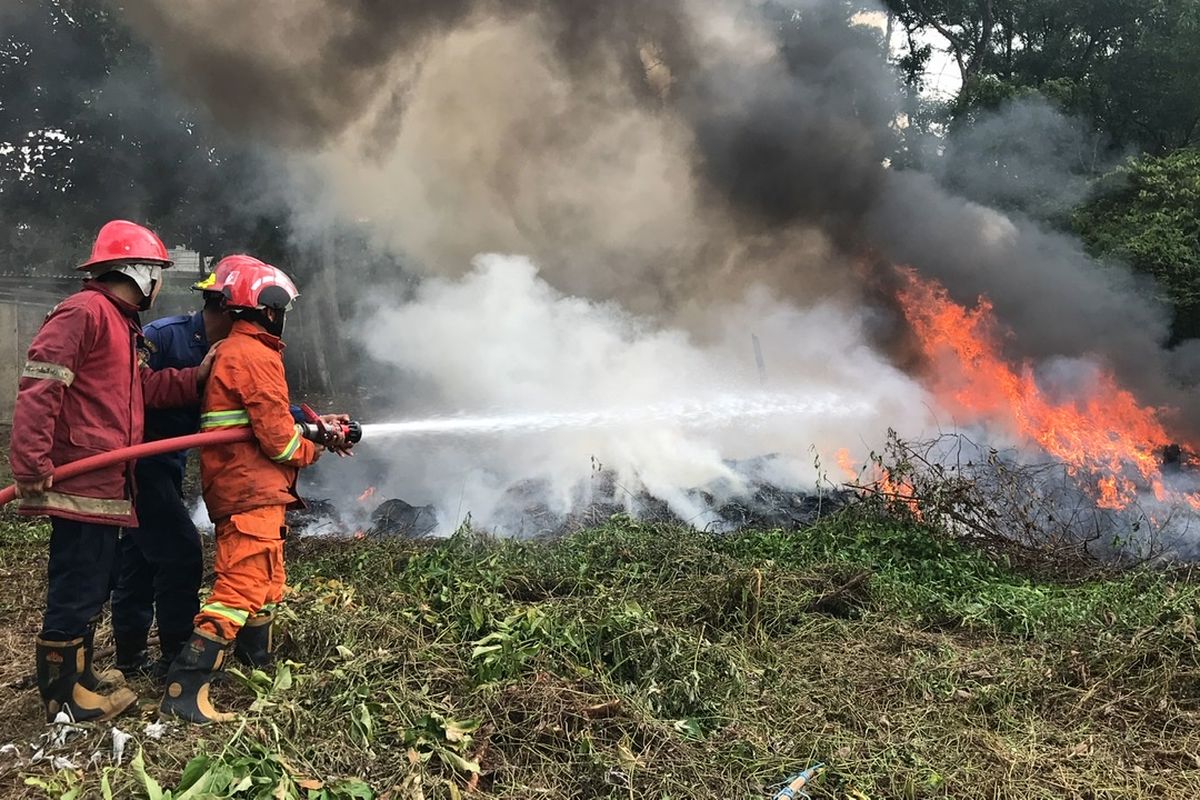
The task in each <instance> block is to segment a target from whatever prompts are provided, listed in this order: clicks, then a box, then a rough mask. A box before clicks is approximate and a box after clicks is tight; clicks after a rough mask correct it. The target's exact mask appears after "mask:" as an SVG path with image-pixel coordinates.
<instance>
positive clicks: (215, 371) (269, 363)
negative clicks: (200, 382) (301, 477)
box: [200, 320, 321, 522]
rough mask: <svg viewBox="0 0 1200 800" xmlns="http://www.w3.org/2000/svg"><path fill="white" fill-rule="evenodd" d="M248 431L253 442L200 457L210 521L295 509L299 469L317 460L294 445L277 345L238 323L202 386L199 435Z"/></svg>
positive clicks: (306, 446)
mask: <svg viewBox="0 0 1200 800" xmlns="http://www.w3.org/2000/svg"><path fill="white" fill-rule="evenodd" d="M247 426H249V427H250V428H251V429H253V430H254V441H249V442H234V443H233V444H222V445H214V446H212V447H205V448H204V449H202V450H201V451H200V484H201V489H202V490H203V492H204V504H205V505H206V506H208V516H209V517H211V518H212V520H213V521H214V522H216V521H218V520H220V519H223V518H225V517H228V516H230V515H231V514H237V513H240V512H242V511H249V510H250V509H252V508H261V507H262V506H288V507H296V506H302V505H303V503H302V502H301V501H300V497H299V495H297V494H296V478H297V476H298V473H299V471H300V467H307V466H308V465H309V464H312V463H313V462H314V461H316V460H317V458H318V457H319V456H320V455H321V453H320V451H319V450H318V449H317V447H316V445H314V444H313V443H312V442H310V441H309V440H307V439H304V438H301V436H300V431H299V429H298V428H297V427H296V425H295V423H294V422H293V420H292V412H291V408H290V406H289V405H288V385H287V378H286V376H285V375H284V372H283V342H282V341H280V340H279V337H277V336H272V335H271V334H269V333H267V332H266V331H264V330H263V329H262V328H260V327H258V326H257V325H254V324H252V323H250V322H246V321H245V320H238V321H237V322H234V323H233V330H231V331H230V333H229V336H228V337H226V339H225V340H224V341H223V342H221V347H220V348H219V349H218V350H217V354H216V357H215V358H214V359H213V364H212V374H210V375H209V376H208V382H207V383H206V384H205V386H204V403H203V404H202V405H201V408H200V429H201V430H205V431H211V430H215V429H217V428H235V427H236V428H242V427H247Z"/></svg>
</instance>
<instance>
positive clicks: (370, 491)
mask: <svg viewBox="0 0 1200 800" xmlns="http://www.w3.org/2000/svg"><path fill="white" fill-rule="evenodd" d="M374 496H375V487H374V486H368V487H367V488H366V489H365V490H364V491H363V493H362V494H360V495H359V496H358V502H360V503H365V502H367V501H368V500H370V499H371V498H372V497H374Z"/></svg>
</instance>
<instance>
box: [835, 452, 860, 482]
mask: <svg viewBox="0 0 1200 800" xmlns="http://www.w3.org/2000/svg"><path fill="white" fill-rule="evenodd" d="M834 458H835V459H836V460H837V465H838V469H840V470H841V471H842V477H843V478H845V479H846V480H848V481H853V480H856V479H857V478H858V470H856V469H855V468H854V458H853V457H852V456H851V455H850V451H849V450H847V449H846V448H844V447H843V448H842V449H841V450H838V451H837V453H835V454H834Z"/></svg>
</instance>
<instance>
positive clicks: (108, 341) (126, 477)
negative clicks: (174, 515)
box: [8, 282, 199, 526]
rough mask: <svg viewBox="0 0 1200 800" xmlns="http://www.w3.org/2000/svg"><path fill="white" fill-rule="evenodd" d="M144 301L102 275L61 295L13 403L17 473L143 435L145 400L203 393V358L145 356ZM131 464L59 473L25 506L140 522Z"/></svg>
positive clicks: (29, 473) (38, 472)
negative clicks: (155, 363)
mask: <svg viewBox="0 0 1200 800" xmlns="http://www.w3.org/2000/svg"><path fill="white" fill-rule="evenodd" d="M141 330H142V329H141V325H140V323H139V322H138V315H137V309H136V308H135V307H134V306H131V305H130V304H129V303H126V302H125V301H123V300H121V299H120V298H118V297H116V296H114V295H112V294H111V293H110V292H109V291H108V290H107V289H106V288H105V287H104V286H103V285H102V284H98V283H95V282H91V283H87V284H85V285H84V287H83V291H81V292H77V293H76V294H73V295H71V296H70V297H68V298H67V299H66V300H64V301H63V302H61V303H59V304H58V306H56V307H55V308H54V310H53V311H51V312H50V313H49V314H48V315H47V316H46V320H45V322H43V323H42V327H41V330H39V331H38V333H37V336H35V337H34V339H33V344H32V345H30V347H29V356H28V360H27V361H26V362H25V369H24V371H23V372H22V373H21V381H20V384H19V388H18V392H17V403H16V408H15V409H14V411H13V427H12V438H11V443H10V446H9V454H8V458H9V462H10V463H11V465H12V473H13V477H14V478H16V479H17V480H20V481H36V480H40V479H42V478H45V477H46V476H48V475H50V473H52V472H53V471H54V467H55V466H57V465H60V464H67V463H70V462H72V461H77V460H79V459H81V458H85V457H87V456H91V455H95V454H96V453H102V452H107V451H110V450H116V449H119V448H122V447H128V446H130V445H133V444H137V443H140V442H141V441H142V416H143V412H144V410H145V406H147V405H148V406H150V407H151V408H175V407H179V406H187V405H195V404H196V403H197V402H199V393H198V390H197V385H196V384H197V375H196V373H197V368H196V367H192V368H190V369H162V370H158V371H157V372H155V371H153V370H150V369H148V368H146V367H145V366H143V365H142V364H140V363H139V361H138V356H137V340H138V337H139V336H140V335H141ZM131 475H132V465H129V464H117V465H114V466H112V467H108V468H106V469H103V470H98V471H96V472H91V473H87V474H85V475H77V476H76V477H74V478H68V479H66V480H63V481H62V482H59V483H55V484H54V486H53V487H52V488H51V490H50V491H48V492H45V493H44V494H42V495H40V496H37V497H29V498H24V499H22V500H21V501H20V505H19V506H18V510H19V511H20V512H21V513H22V514H28V515H34V514H49V515H50V516H55V517H64V518H66V519H73V520H78V521H80V522H95V523H100V524H106V525H130V526H132V525H136V524H137V517H136V515H135V514H134V510H133V503H132V497H133V481H132V477H131Z"/></svg>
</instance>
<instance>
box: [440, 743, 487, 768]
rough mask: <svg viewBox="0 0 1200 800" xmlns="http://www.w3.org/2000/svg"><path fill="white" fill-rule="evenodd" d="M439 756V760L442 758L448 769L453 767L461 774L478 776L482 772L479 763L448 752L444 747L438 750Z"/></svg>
mask: <svg viewBox="0 0 1200 800" xmlns="http://www.w3.org/2000/svg"><path fill="white" fill-rule="evenodd" d="M437 755H438V758H440V759H441V760H442V763H444V764H445V765H446V766H448V767H452V768H454V769H456V770H458V771H459V772H469V773H472V774H476V773H478V772H479V770H480V767H479V762H478V761H474V760H471V759H467V758H464V757H463V756H460V755H459V754H458V753H455V752H454V751H452V750H448V749H446V748H444V747H439V748H438V751H437Z"/></svg>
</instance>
